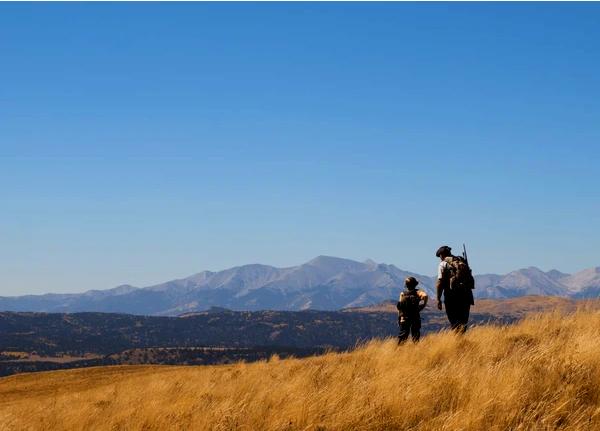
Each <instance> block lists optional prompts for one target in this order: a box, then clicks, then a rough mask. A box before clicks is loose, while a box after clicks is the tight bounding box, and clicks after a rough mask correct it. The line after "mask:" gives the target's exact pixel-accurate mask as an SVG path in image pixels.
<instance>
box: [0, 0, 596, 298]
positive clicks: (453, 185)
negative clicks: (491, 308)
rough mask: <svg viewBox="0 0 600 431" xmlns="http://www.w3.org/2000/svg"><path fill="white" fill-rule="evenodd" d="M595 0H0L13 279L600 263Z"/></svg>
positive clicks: (0, 89)
mask: <svg viewBox="0 0 600 431" xmlns="http://www.w3.org/2000/svg"><path fill="white" fill-rule="evenodd" d="M599 22H600V4H597V3H596V4H581V3H580V4H565V3H562V4H556V3H552V4H548V3H546V4H542V3H535V4H531V3H527V4H514V3H504V4H497V3H496V4H472V3H468V4H465V3H460V4H449V3H424V4H410V3H408V4H389V3H385V4H382V3H379V4H365V3H362V4H357V3H352V4H347V3H346V4H344V3H335V4H331V3H330V4H306V3H304V4H276V3H275V4H274V3H267V4H265V3H263V4H248V3H244V4H240V3H226V4H189V3H186V4H182V3H179V4H164V3H163V4H156V3H153V4H148V3H135V4H114V3H113V4H109V3H105V4H73V3H70V4H65V3H62V4H39V3H38V4H6V3H4V4H1V5H0V184H1V188H0V202H1V207H0V295H17V294H26V293H40V292H49V291H53V292H76V291H83V290H87V289H92V288H94V289H103V288H111V287H114V286H116V285H119V284H124V283H129V284H133V285H136V286H145V285H149V284H153V283H158V282H162V281H166V280H170V279H173V278H177V277H183V276H187V275H190V274H192V273H195V272H199V271H201V270H205V269H210V270H220V269H224V268H228V267H231V266H235V265H241V264H246V263H266V264H272V265H276V266H288V265H295V264H300V263H303V262H305V261H307V260H309V259H311V258H313V257H315V256H317V255H320V254H326V255H334V256H340V257H348V258H353V259H357V260H364V259H366V258H372V259H374V260H376V261H378V262H386V263H393V264H395V265H397V266H398V267H400V268H402V269H407V270H412V271H416V272H420V273H425V274H432V273H434V271H435V267H436V264H437V262H436V258H435V256H434V252H435V250H436V249H437V247H438V246H439V245H441V244H444V243H448V244H450V245H452V246H454V247H455V248H458V247H459V246H460V244H462V242H463V241H464V242H466V243H467V245H468V246H469V248H470V257H471V260H472V266H473V267H474V270H475V271H476V272H477V273H482V272H496V273H502V272H507V271H510V270H513V269H517V268H521V267H526V266H530V265H533V266H538V267H540V268H542V269H544V270H549V269H551V268H557V269H560V270H563V271H566V272H573V271H577V270H580V269H583V268H586V267H591V266H598V265H600V253H598V247H599V244H600V229H599V227H600V216H599V214H600V199H599V183H600V181H599V179H598V172H599V166H600V72H599V71H600V52H599V46H600V25H599V24H598V23H599Z"/></svg>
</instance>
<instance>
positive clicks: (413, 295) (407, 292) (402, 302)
mask: <svg viewBox="0 0 600 431" xmlns="http://www.w3.org/2000/svg"><path fill="white" fill-rule="evenodd" d="M418 284H419V282H418V281H417V279H416V278H414V277H408V278H407V279H406V280H404V286H405V287H406V288H405V289H404V291H402V293H400V298H399V299H398V304H397V305H396V308H398V326H399V327H400V332H399V334H398V344H401V343H403V342H404V341H406V340H407V338H408V336H409V334H410V335H411V336H412V340H413V341H415V342H416V341H419V338H420V337H421V315H420V314H419V312H420V311H421V310H422V309H423V308H425V306H426V305H427V299H428V297H427V294H426V293H425V292H423V291H422V290H419V289H417V285H418Z"/></svg>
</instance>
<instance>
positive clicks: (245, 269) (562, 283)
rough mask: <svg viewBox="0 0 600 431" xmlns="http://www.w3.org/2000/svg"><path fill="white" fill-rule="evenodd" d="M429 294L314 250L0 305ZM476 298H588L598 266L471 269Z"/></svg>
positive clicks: (254, 305) (186, 304) (156, 307)
mask: <svg viewBox="0 0 600 431" xmlns="http://www.w3.org/2000/svg"><path fill="white" fill-rule="evenodd" d="M408 276H414V277H416V278H417V279H418V280H419V281H420V284H419V287H420V288H421V289H423V290H425V291H426V292H427V293H429V294H430V295H434V285H435V278H434V277H430V276H426V275H421V274H416V273H413V272H409V271H404V270H401V269H399V268H397V267H396V266H394V265H387V264H383V263H376V262H374V261H372V260H367V261H365V262H357V261H354V260H350V259H342V258H338V257H330V256H319V257H317V258H315V259H312V260H311V261H309V262H306V263H304V264H302V265H298V266H293V267H288V268H276V267H273V266H268V265H259V264H251V265H244V266H239V267H235V268H230V269H227V270H224V271H218V272H212V271H203V272H200V273H198V274H194V275H192V276H190V277H186V278H182V279H178V280H172V281H168V282H166V283H161V284H158V285H154V286H149V287H144V288H138V287H134V286H129V285H123V286H118V287H116V288H113V289H108V290H90V291H87V292H84V293H78V294H45V295H26V296H17V297H0V311H39V312H80V311H96V312H117V313H130V314H141V315H164V316H174V315H180V314H184V313H190V312H198V311H203V310H208V309H211V308H213V307H220V308H227V309H231V310H248V311H255V310H268V309H271V310H306V309H317V310H339V309H342V308H348V307H362V306H367V305H371V304H377V303H381V302H382V301H385V300H389V299H393V298H396V297H397V296H398V293H399V291H400V289H402V288H403V282H404V279H405V278H406V277H408ZM475 280H476V289H475V297H476V298H513V297H519V296H525V295H552V296H562V297H569V298H576V299H581V298H592V297H597V296H599V295H600V267H596V268H590V269H586V270H583V271H580V272H577V273H575V274H565V273H562V272H560V271H557V270H551V271H548V272H544V271H542V270H540V269H538V268H535V267H529V268H524V269H519V270H517V271H513V272H510V273H508V274H505V275H497V274H482V275H476V276H475Z"/></svg>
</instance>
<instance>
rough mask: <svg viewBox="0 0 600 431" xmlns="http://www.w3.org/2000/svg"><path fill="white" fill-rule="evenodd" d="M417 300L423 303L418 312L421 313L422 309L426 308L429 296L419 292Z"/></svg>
mask: <svg viewBox="0 0 600 431" xmlns="http://www.w3.org/2000/svg"><path fill="white" fill-rule="evenodd" d="M419 299H420V300H421V301H423V303H422V304H421V305H420V306H419V311H421V310H422V309H423V308H425V307H427V301H428V300H429V296H427V294H426V293H425V292H423V291H422V290H419Z"/></svg>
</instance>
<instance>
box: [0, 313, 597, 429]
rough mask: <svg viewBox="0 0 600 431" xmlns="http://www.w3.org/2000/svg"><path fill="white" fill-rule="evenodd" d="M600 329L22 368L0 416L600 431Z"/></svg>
mask: <svg viewBox="0 0 600 431" xmlns="http://www.w3.org/2000/svg"><path fill="white" fill-rule="evenodd" d="M557 317H560V318H557ZM598 328H600V313H598V312H594V311H579V312H577V313H575V314H571V315H569V316H557V315H556V314H554V313H551V314H548V315H545V316H537V317H533V318H528V319H526V320H525V321H523V322H522V323H519V324H517V325H512V326H508V327H494V326H480V327H477V328H474V329H473V330H472V331H470V332H468V333H467V334H466V335H465V336H457V335H455V334H453V333H449V332H442V333H438V334H434V335H430V336H428V337H426V338H425V339H423V340H422V341H421V342H420V343H418V344H412V343H407V344H404V345H402V346H400V347H398V346H397V345H396V341H395V340H393V339H392V340H376V341H372V342H370V343H368V344H366V345H364V346H362V347H359V348H358V349H356V350H354V351H351V352H344V353H333V352H332V353H328V354H325V355H322V356H317V357H312V358H306V359H285V360H282V359H280V358H278V357H277V356H273V357H272V358H271V359H270V360H269V361H260V362H256V363H252V364H247V363H238V364H232V365H223V366H207V367H167V366H128V367H122V366H121V367H97V368H91V369H82V370H69V371H60V372H48V373H37V374H23V375H16V376H11V377H6V378H2V379H0V424H2V425H1V427H2V430H5V431H17V430H23V429H53V430H88V429H96V430H112V429H127V430H149V431H151V430H164V429H214V430H234V429H239V430H245V429H248V430H258V429H260V430H266V431H270V430H273V431H274V430H288V431H300V430H314V431H316V430H331V431H337V430H350V431H352V430H365V429H372V430H409V429H410V430H458V429H460V430H464V431H480V430H490V431H500V430H507V429H523V430H546V429H553V430H591V429H599V428H600V414H599V412H600V338H598V336H597V333H598Z"/></svg>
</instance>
